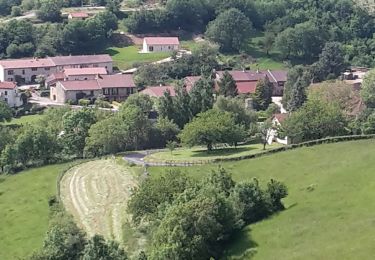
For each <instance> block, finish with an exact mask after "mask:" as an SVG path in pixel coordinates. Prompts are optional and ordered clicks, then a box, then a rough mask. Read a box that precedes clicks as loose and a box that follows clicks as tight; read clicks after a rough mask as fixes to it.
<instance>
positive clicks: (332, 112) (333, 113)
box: [280, 99, 347, 142]
mask: <svg viewBox="0 0 375 260" xmlns="http://www.w3.org/2000/svg"><path fill="white" fill-rule="evenodd" d="M346 125H347V122H346V120H345V117H344V114H343V112H342V110H341V109H340V107H339V105H338V104H337V103H335V102H331V103H327V102H325V101H322V100H318V99H310V100H308V101H307V102H306V103H305V104H304V105H303V106H302V107H301V108H300V109H298V110H296V111H295V112H294V113H292V114H291V115H290V116H289V117H288V118H287V119H285V121H283V123H282V128H281V130H282V131H281V132H280V133H283V134H284V135H285V136H288V137H289V138H291V140H292V142H301V141H308V140H315V139H320V138H324V137H327V136H339V135H342V134H345V133H346V129H345V127H346Z"/></svg>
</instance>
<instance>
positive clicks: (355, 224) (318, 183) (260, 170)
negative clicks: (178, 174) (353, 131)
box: [149, 140, 375, 260]
mask: <svg viewBox="0 0 375 260" xmlns="http://www.w3.org/2000/svg"><path fill="white" fill-rule="evenodd" d="M221 165H222V166H223V167H224V168H226V169H227V170H229V171H230V172H232V173H233V177H234V179H235V180H237V181H244V180H250V179H251V178H253V177H257V178H258V179H259V180H260V181H261V183H265V182H266V181H268V180H269V179H270V178H276V179H278V180H280V181H283V182H285V183H286V185H287V186H288V189H289V196H288V197H287V198H286V199H285V205H286V207H287V209H286V210H285V211H283V212H281V213H280V214H278V215H277V216H273V217H271V218H270V219H267V220H265V221H262V222H259V223H257V224H254V225H250V226H248V227H246V228H245V229H244V230H243V231H242V232H240V233H239V234H237V235H236V236H235V237H234V238H233V239H232V242H231V244H230V245H228V247H227V253H226V257H227V258H228V259H250V256H244V255H243V254H245V255H246V253H245V252H246V250H247V251H248V252H249V251H254V252H255V255H254V256H253V258H251V259H262V260H263V259H340V260H341V259H373V256H374V255H375V247H374V236H373V234H374V233H375V225H374V223H375V209H374V208H373V205H374V204H375V140H363V141H352V142H343V143H336V144H325V145H319V146H314V147H308V148H300V149H296V150H292V151H287V152H281V153H277V154H273V155H269V156H264V157H260V158H257V159H252V160H244V161H240V162H227V163H221ZM217 167H218V166H217V165H205V166H203V167H202V166H200V167H189V168H181V169H182V170H183V171H187V172H189V174H191V175H192V176H194V177H195V178H201V177H202V176H204V175H206V174H207V173H208V172H210V171H211V170H212V169H215V168H217ZM164 169H165V168H161V167H155V168H154V167H152V168H149V171H150V172H151V176H158V173H159V172H161V171H163V170H164ZM247 255H249V254H247Z"/></svg>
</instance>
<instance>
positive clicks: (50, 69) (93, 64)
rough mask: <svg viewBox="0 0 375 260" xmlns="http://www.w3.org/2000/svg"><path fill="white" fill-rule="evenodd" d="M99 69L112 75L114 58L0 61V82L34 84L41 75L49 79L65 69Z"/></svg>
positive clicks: (103, 55) (55, 58) (105, 56)
mask: <svg viewBox="0 0 375 260" xmlns="http://www.w3.org/2000/svg"><path fill="white" fill-rule="evenodd" d="M97 67H102V68H105V69H106V70H107V73H112V71H113V61H112V58H111V57H110V56H109V55H107V54H102V55H80V56H56V57H47V58H43V59H38V58H32V59H16V60H0V81H1V82H2V81H12V82H18V83H20V84H23V83H34V82H35V79H36V78H37V76H39V75H42V76H45V77H46V78H47V77H49V76H50V75H52V74H53V73H56V72H61V71H63V70H64V69H69V68H97Z"/></svg>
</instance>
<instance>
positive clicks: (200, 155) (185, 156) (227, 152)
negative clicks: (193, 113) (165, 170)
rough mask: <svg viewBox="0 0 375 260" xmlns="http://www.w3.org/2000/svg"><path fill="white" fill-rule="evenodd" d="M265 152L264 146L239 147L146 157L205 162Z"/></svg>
mask: <svg viewBox="0 0 375 260" xmlns="http://www.w3.org/2000/svg"><path fill="white" fill-rule="evenodd" d="M280 146H281V145H280V144H273V145H272V146H267V148H266V149H267V150H268V149H273V148H276V147H280ZM260 152H263V145H262V144H250V145H242V146H238V147H228V148H221V149H219V148H218V149H214V150H213V151H211V152H208V151H207V148H205V147H193V148H181V149H177V150H175V151H173V152H172V153H171V152H170V151H164V152H158V153H154V154H151V155H148V156H146V157H145V161H146V162H163V161H189V162H191V161H204V160H214V159H223V158H235V157H240V156H245V155H250V154H256V153H260Z"/></svg>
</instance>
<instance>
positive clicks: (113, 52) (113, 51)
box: [105, 49, 120, 56]
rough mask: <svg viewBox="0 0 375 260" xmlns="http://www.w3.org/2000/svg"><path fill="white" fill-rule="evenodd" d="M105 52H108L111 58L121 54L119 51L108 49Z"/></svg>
mask: <svg viewBox="0 0 375 260" xmlns="http://www.w3.org/2000/svg"><path fill="white" fill-rule="evenodd" d="M105 52H106V53H107V54H109V55H110V56H115V55H116V54H119V53H120V52H119V51H117V50H114V49H107V50H105Z"/></svg>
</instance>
